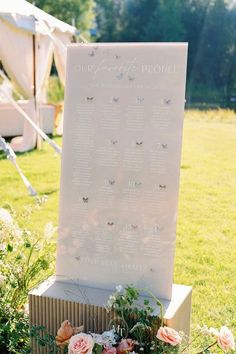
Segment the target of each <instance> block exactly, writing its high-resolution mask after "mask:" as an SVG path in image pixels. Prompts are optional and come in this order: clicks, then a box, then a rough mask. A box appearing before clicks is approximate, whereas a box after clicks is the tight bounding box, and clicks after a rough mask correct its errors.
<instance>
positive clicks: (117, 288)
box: [116, 285, 123, 293]
mask: <svg viewBox="0 0 236 354" xmlns="http://www.w3.org/2000/svg"><path fill="white" fill-rule="evenodd" d="M116 291H117V292H118V293H121V292H122V291H123V286H122V285H117V286H116Z"/></svg>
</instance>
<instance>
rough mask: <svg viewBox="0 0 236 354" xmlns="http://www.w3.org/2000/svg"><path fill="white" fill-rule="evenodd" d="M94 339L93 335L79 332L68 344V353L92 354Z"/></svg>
mask: <svg viewBox="0 0 236 354" xmlns="http://www.w3.org/2000/svg"><path fill="white" fill-rule="evenodd" d="M93 346H94V341H93V338H92V336H90V335H89V334H85V333H79V334H76V335H75V336H73V337H71V339H70V341H69V346H68V354H92V351H93Z"/></svg>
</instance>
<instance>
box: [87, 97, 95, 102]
mask: <svg viewBox="0 0 236 354" xmlns="http://www.w3.org/2000/svg"><path fill="white" fill-rule="evenodd" d="M86 99H87V101H88V102H92V101H93V99H94V97H89V96H88V97H86Z"/></svg>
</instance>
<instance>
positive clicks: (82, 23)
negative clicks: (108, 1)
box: [30, 0, 95, 32]
mask: <svg viewBox="0 0 236 354" xmlns="http://www.w3.org/2000/svg"><path fill="white" fill-rule="evenodd" d="M30 2H33V3H34V4H35V5H36V6H37V7H39V8H40V9H42V10H44V11H46V12H47V13H49V14H51V15H53V16H55V17H57V18H58V19H59V20H62V21H64V22H67V23H68V24H72V23H74V24H75V26H76V27H77V28H78V30H79V31H80V32H85V31H88V30H89V29H90V28H91V27H92V24H93V19H94V13H93V8H94V5H95V4H94V0H36V1H32V0H31V1H30Z"/></svg>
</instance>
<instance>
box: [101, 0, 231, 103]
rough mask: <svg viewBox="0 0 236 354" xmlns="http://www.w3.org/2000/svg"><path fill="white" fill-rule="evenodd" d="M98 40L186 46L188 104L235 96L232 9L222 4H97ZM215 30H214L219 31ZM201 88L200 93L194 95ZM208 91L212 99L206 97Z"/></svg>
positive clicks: (132, 0) (173, 0)
mask: <svg viewBox="0 0 236 354" xmlns="http://www.w3.org/2000/svg"><path fill="white" fill-rule="evenodd" d="M96 3H97V7H96V21H97V26H98V40H99V41H104V42H112V41H114V42H143V41H145V42H156V41H157V42H175V41H177V42H178V41H186V42H188V43H189V55H188V80H187V82H188V86H189V88H188V97H187V98H188V101H189V102H190V103H191V102H192V101H195V102H196V100H198V101H200V102H201V101H204V102H205V92H206V91H207V92H208V97H207V98H209V99H210V100H211V102H218V103H219V104H222V102H221V101H222V98H224V100H225V101H226V102H225V103H226V104H229V98H230V97H231V96H236V79H235V77H236V61H235V54H236V7H234V6H231V7H230V6H229V3H228V1H226V0H182V1H181V0H138V1H136V0H119V1H112V0H109V1H107V0H97V1H96ZM219 24H220V25H219ZM200 87H202V89H203V90H202V92H200V95H199V94H196V95H195V92H196V90H197V91H198V92H199V88H200ZM211 91H214V92H215V95H210V92H211Z"/></svg>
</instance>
